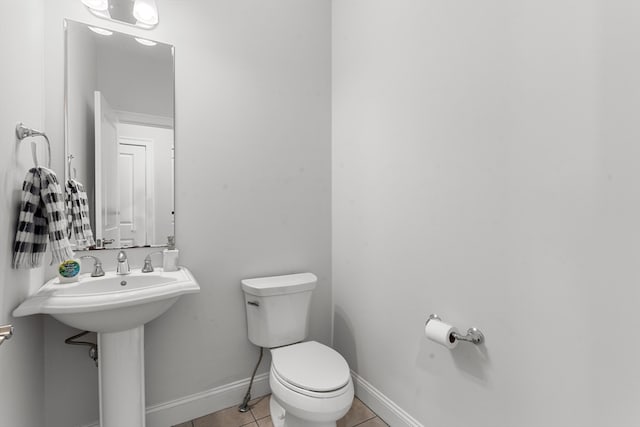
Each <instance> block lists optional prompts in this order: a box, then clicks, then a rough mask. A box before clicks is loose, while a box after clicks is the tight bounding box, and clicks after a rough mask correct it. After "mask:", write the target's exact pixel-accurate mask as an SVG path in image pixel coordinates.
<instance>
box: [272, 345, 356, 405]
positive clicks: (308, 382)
mask: <svg viewBox="0 0 640 427" xmlns="http://www.w3.org/2000/svg"><path fill="white" fill-rule="evenodd" d="M271 357H272V361H271V372H272V374H273V376H274V379H276V380H277V381H278V382H279V383H281V384H282V385H283V386H285V387H286V388H288V389H290V390H292V391H295V392H297V393H301V394H304V395H306V396H309V397H319V398H329V397H333V396H337V395H340V394H342V393H343V392H344V388H345V386H346V385H347V384H349V382H350V380H351V374H350V372H349V365H347V361H346V360H344V358H343V357H342V356H341V355H340V354H339V353H338V352H337V351H335V350H333V349H332V348H330V347H327V346H325V345H323V344H320V343H318V342H315V341H307V342H303V343H299V344H293V345H289V346H285V347H279V348H275V349H272V350H271Z"/></svg>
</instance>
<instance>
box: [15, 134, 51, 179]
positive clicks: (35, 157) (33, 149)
mask: <svg viewBox="0 0 640 427" xmlns="http://www.w3.org/2000/svg"><path fill="white" fill-rule="evenodd" d="M16 136H17V137H18V139H19V140H20V141H22V140H23V139H25V138H29V137H36V136H41V137H43V138H44V139H45V141H46V142H47V155H48V157H47V167H48V168H49V169H51V142H49V137H47V134H46V133H44V132H41V131H39V130H35V129H31V128H28V127H26V126H25V125H23V124H22V123H18V124H17V125H16ZM31 156H32V157H33V163H35V165H36V167H38V166H40V165H39V163H38V154H37V150H36V142H35V141H31Z"/></svg>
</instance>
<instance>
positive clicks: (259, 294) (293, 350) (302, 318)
mask: <svg viewBox="0 0 640 427" xmlns="http://www.w3.org/2000/svg"><path fill="white" fill-rule="evenodd" d="M317 282H318V278H317V277H316V276H315V275H314V274H312V273H299V274H289V275H285V276H274V277H261V278H257V279H245V280H242V290H243V292H244V298H245V307H246V311H247V326H248V333H249V341H251V342H252V343H253V344H255V345H257V346H259V347H265V348H268V349H269V350H270V352H271V367H270V370H269V386H270V387H271V403H270V411H271V420H272V422H273V425H274V426H275V427H336V421H337V420H338V419H340V418H342V417H343V416H344V415H345V414H346V413H347V411H348V410H349V408H350V407H351V403H352V402H353V395H354V393H353V382H352V380H351V374H350V372H349V365H348V364H347V361H346V360H344V358H343V357H342V356H341V355H340V354H339V353H338V352H337V351H335V350H333V349H332V348H330V347H327V346H326V345H324V344H320V343H318V342H316V341H303V340H304V339H306V338H307V335H308V333H309V306H310V303H311V294H312V292H313V290H314V289H315V287H316V283H317Z"/></svg>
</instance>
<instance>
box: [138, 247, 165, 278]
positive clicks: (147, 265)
mask: <svg viewBox="0 0 640 427" xmlns="http://www.w3.org/2000/svg"><path fill="white" fill-rule="evenodd" d="M155 254H162V251H154V252H151V253H148V254H147V256H146V257H144V267H142V272H143V273H153V263H152V262H151V256H152V255H155Z"/></svg>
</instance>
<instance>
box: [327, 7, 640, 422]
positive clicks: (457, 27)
mask: <svg viewBox="0 0 640 427" xmlns="http://www.w3.org/2000/svg"><path fill="white" fill-rule="evenodd" d="M639 18H640V7H639V6H638V4H637V2H632V1H616V2H606V1H588V2H583V1H571V0H565V1H554V2H539V1H537V2H534V1H519V2H512V1H506V0H491V1H488V2H487V1H485V2H477V1H468V0H462V1H455V2H442V1H424V0H401V1H394V2H391V1H383V0H347V1H336V2H333V53H332V57H333V179H334V181H333V278H334V290H333V292H334V301H335V345H336V347H337V348H338V350H340V351H342V352H343V353H344V354H345V355H346V356H347V358H348V360H349V363H350V365H351V366H352V368H353V369H354V370H355V371H356V372H358V373H359V374H360V375H362V376H363V377H364V378H366V379H367V380H368V381H369V382H371V383H372V384H373V386H375V387H376V388H377V389H379V390H380V391H382V392H383V393H384V394H385V395H386V396H387V397H389V398H390V399H391V400H393V401H394V402H395V403H396V404H398V405H399V406H400V407H401V408H403V409H404V410H406V411H407V412H408V413H410V414H411V415H413V416H414V417H415V418H417V419H418V420H419V421H420V423H422V424H424V425H428V426H439V427H445V426H449V427H461V426H471V425H473V426H493V427H500V426H504V427H507V426H519V427H525V426H532V427H534V426H535V427H539V426H546V427H552V426H558V427H559V426H563V427H568V426H576V427H578V426H579V427H588V426H592V427H597V426H603V425H608V426H617V427H622V426H634V425H638V422H639V420H640V408H639V407H638V405H637V397H638V396H639V395H640V382H639V381H637V379H638V378H640V365H638V363H637V360H638V359H639V358H640V345H639V344H638V341H637V340H635V339H634V338H633V332H632V331H633V329H634V327H635V326H634V325H636V324H637V301H638V297H639V296H640V291H639V289H640V287H638V281H639V280H640V270H639V269H638V267H637V266H638V263H639V259H640V247H639V246H638V241H640V226H638V218H640V190H639V187H638V182H640V168H639V167H638V159H640V145H639V144H638V139H639V137H640V125H639V124H640V120H638V107H639V106H640V91H639V88H640V81H638V76H640V61H639V60H638V58H639V57H640V56H639V55H638V54H639V53H640V52H639V51H638V43H637V40H638V37H639V36H640V28H639V27H638V26H637V22H638V19H639ZM432 312H435V313H438V314H440V315H441V316H443V317H444V318H445V319H446V320H448V321H450V322H452V323H453V324H455V325H457V326H459V327H460V328H465V329H466V328H467V327H469V326H477V327H479V328H481V329H482V330H483V331H484V333H485V335H486V338H487V341H486V346H483V347H480V348H474V347H473V346H471V345H468V344H467V345H464V344H462V345H460V346H458V348H457V349H456V350H455V351H453V352H450V351H449V350H447V349H445V348H443V347H440V346H438V345H435V344H433V343H431V342H428V341H426V339H425V338H424V337H423V326H424V322H425V320H426V318H427V316H428V315H429V314H430V313H432ZM629 333H631V337H630V336H629Z"/></svg>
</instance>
